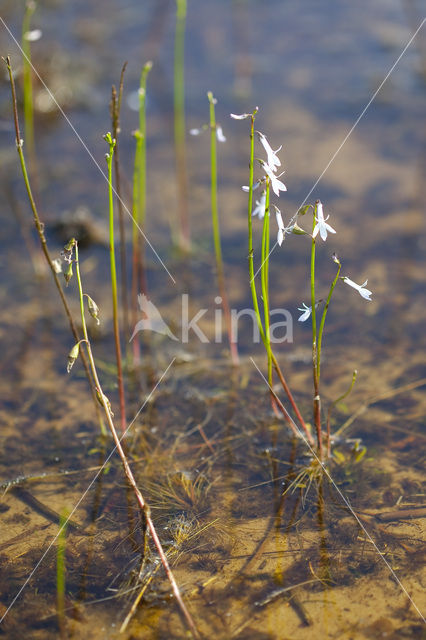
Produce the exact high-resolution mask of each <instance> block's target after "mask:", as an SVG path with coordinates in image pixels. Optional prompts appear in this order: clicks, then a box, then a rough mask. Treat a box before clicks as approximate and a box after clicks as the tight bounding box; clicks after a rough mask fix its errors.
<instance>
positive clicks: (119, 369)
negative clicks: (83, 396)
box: [105, 133, 126, 433]
mask: <svg viewBox="0 0 426 640" xmlns="http://www.w3.org/2000/svg"><path fill="white" fill-rule="evenodd" d="M105 140H106V142H107V143H108V145H109V153H107V154H106V161H107V167H108V201H109V257H110V267H111V291H112V315H113V324H114V340H115V355H116V360H117V383H118V394H119V399H120V417H121V429H122V431H123V433H124V431H125V430H126V404H125V398H124V383H123V368H122V363H121V345H120V327H119V322H118V296H117V271H116V267H115V247H114V198H113V192H112V157H113V154H114V147H115V140H113V138H112V137H111V134H109V133H108V134H106V136H105Z"/></svg>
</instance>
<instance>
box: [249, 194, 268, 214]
mask: <svg viewBox="0 0 426 640" xmlns="http://www.w3.org/2000/svg"><path fill="white" fill-rule="evenodd" d="M265 207H266V191H263V192H262V195H261V196H260V200H256V206H255V208H254V209H253V213H252V216H259V218H260V220H262V219H263V218H264V216H265Z"/></svg>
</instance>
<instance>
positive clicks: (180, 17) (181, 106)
mask: <svg viewBox="0 0 426 640" xmlns="http://www.w3.org/2000/svg"><path fill="white" fill-rule="evenodd" d="M185 26H186V0H176V33H175V51H174V129H175V158H176V178H177V190H178V203H177V204H178V215H179V225H180V229H179V246H180V248H181V250H182V251H189V249H190V246H191V236H190V229H189V217H188V193H187V192H188V185H187V176H186V147H185V84H184V62H185V55H184V54H185ZM172 228H173V226H172Z"/></svg>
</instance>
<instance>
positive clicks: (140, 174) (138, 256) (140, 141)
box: [132, 62, 152, 364]
mask: <svg viewBox="0 0 426 640" xmlns="http://www.w3.org/2000/svg"><path fill="white" fill-rule="evenodd" d="M151 68H152V62H147V63H146V64H145V65H144V66H143V68H142V72H141V77H140V83H139V128H138V129H137V130H136V131H135V132H134V134H133V135H134V137H135V139H136V149H135V161H134V167H133V211H132V213H133V219H134V223H133V228H132V246H133V260H132V310H133V313H132V316H133V325H135V324H136V315H137V308H136V301H137V296H138V293H145V294H146V293H147V290H148V287H147V282H146V273H145V264H144V263H145V260H144V250H145V247H144V238H143V236H142V233H141V229H142V230H143V229H144V226H145V212H146V84H147V78H148V73H149V72H150V70H151ZM133 358H134V362H135V364H138V363H139V359H140V344H139V335H137V336H135V338H134V339H133Z"/></svg>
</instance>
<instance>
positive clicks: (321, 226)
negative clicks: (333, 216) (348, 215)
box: [312, 200, 336, 242]
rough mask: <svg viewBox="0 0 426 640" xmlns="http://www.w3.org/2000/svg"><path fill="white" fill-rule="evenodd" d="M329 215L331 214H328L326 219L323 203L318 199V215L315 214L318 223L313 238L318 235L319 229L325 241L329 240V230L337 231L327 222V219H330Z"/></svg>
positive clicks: (331, 231)
mask: <svg viewBox="0 0 426 640" xmlns="http://www.w3.org/2000/svg"><path fill="white" fill-rule="evenodd" d="M329 217H330V216H327V217H326V218H325V219H324V211H323V208H322V204H321V202H320V201H319V200H318V202H317V212H316V215H315V218H316V221H317V223H316V225H315V227H314V232H313V234H312V237H313V238H316V236H317V235H318V231H319V233H320V236H321V238H322V240H324V242H325V241H326V240H327V232H328V231H329V232H330V233H336V231H335V230H334V229H333V227H331V226H330V225H329V224H327V222H326V220H328V219H329Z"/></svg>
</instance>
